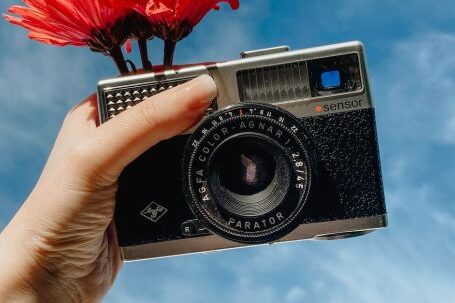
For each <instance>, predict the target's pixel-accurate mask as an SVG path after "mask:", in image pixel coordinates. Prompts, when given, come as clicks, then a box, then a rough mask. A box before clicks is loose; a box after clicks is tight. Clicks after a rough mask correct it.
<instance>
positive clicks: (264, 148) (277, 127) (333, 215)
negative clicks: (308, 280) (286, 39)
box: [98, 42, 387, 260]
mask: <svg viewBox="0 0 455 303" xmlns="http://www.w3.org/2000/svg"><path fill="white" fill-rule="evenodd" d="M201 74H209V75H210V76H212V77H213V79H215V81H216V84H217V88H218V96H217V99H216V100H214V101H213V106H212V107H211V108H210V109H209V111H208V112H207V114H206V116H205V117H204V118H203V119H202V121H201V122H200V123H199V124H198V125H197V126H196V127H194V128H193V129H192V130H190V131H189V132H187V133H185V134H181V135H179V136H176V137H173V138H171V139H169V140H166V141H164V142H161V143H159V144H158V145H156V146H154V147H152V148H151V149H150V150H148V151H147V152H146V153H144V154H143V155H142V156H140V157H139V158H138V159H136V160H135V161H134V162H133V163H131V164H130V165H129V166H128V167H127V168H126V169H125V170H124V171H123V173H122V175H121V177H120V180H119V189H118V193H117V205H116V211H115V222H116V228H117V233H118V240H119V245H120V247H121V250H122V254H123V258H124V259H125V260H137V259H146V258H155V257H163V256H170V255H178V254H187V253H194V252H204V251H213V250H218V249H226V248H234V247H242V246H247V245H253V244H263V243H274V242H283V241H292V240H301V239H310V238H313V239H339V238H346V237H352V236H358V235H363V234H366V233H368V232H370V231H372V230H374V229H377V228H382V227H385V226H386V224H387V217H386V208H385V203H384V194H383V185H382V179H381V168H380V162H379V152H378V143H377V136H376V126H375V114H374V108H373V104H372V100H371V95H370V88H369V85H368V78H367V72H366V66H365V55H364V50H363V46H362V44H361V43H359V42H349V43H342V44H335V45H330V46H323V47H316V48H310V49H304V50H297V51H289V49H288V48H287V47H276V48H270V49H264V50H257V51H250V52H244V53H242V57H241V59H239V60H234V61H228V62H221V63H213V64H206V65H197V66H191V67H186V68H181V69H176V70H167V71H165V72H162V73H148V74H142V75H133V76H126V77H121V78H116V79H111V80H105V81H101V82H99V85H98V103H99V104H98V105H99V114H100V120H101V122H105V121H107V120H109V119H112V118H114V119H115V116H116V115H118V114H120V113H121V112H122V111H124V110H127V109H128V108H129V107H131V106H134V105H135V104H137V103H139V102H141V101H143V100H145V99H147V98H148V97H150V96H151V95H154V94H156V93H159V92H161V91H164V90H167V89H169V88H171V87H174V86H176V85H179V84H181V83H183V82H185V81H188V80H190V79H192V78H195V77H197V76H199V75H201ZM146 102H151V101H146Z"/></svg>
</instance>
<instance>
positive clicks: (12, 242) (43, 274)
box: [0, 212, 80, 302]
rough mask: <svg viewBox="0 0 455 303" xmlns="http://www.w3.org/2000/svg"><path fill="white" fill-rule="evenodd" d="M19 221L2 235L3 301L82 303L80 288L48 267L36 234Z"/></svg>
mask: <svg viewBox="0 0 455 303" xmlns="http://www.w3.org/2000/svg"><path fill="white" fill-rule="evenodd" d="M17 215H19V216H20V212H19V213H18V214H17ZM17 219H18V218H17V217H15V218H14V219H13V220H12V221H11V222H10V224H9V225H8V226H7V227H6V228H5V229H4V230H3V232H2V233H0V259H1V260H2V265H1V266H0V302H80V299H79V295H78V292H77V288H75V287H71V285H70V284H69V283H66V282H65V281H63V280H62V279H60V278H59V277H58V274H57V273H53V272H51V271H50V270H49V269H48V268H47V267H46V263H47V260H46V259H45V257H46V256H45V254H43V252H38V251H37V250H38V247H37V246H35V245H34V244H33V241H34V239H33V237H34V236H33V233H32V232H31V231H28V230H27V229H26V227H25V226H23V225H21V224H20V223H19V222H21V220H17Z"/></svg>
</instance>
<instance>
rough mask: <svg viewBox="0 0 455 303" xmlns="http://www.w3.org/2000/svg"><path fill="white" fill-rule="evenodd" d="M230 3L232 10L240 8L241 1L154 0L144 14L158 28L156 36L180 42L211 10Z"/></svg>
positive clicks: (149, 3)
mask: <svg viewBox="0 0 455 303" xmlns="http://www.w3.org/2000/svg"><path fill="white" fill-rule="evenodd" d="M220 2H228V3H229V4H230V5H231V8H232V9H238V8H239V0H197V1H194V0H152V1H149V2H148V4H147V6H146V7H145V11H139V12H140V13H142V14H144V13H145V15H146V16H147V17H148V18H149V19H150V20H151V21H152V23H153V24H155V25H156V26H157V28H158V31H157V33H156V35H158V36H160V38H162V39H164V40H172V41H178V40H181V39H183V38H185V37H186V36H187V35H188V34H189V33H190V32H191V30H192V29H193V27H194V26H196V25H197V24H198V23H199V22H200V21H201V20H202V18H203V17H204V16H205V15H206V14H207V13H208V12H209V11H210V10H211V9H216V10H218V9H219V8H220V7H219V5H218V3H220Z"/></svg>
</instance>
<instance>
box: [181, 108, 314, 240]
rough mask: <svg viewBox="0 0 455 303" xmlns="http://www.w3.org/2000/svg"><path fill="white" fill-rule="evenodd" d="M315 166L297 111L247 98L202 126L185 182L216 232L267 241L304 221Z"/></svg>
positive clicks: (188, 155) (187, 159) (190, 150)
mask: <svg viewBox="0 0 455 303" xmlns="http://www.w3.org/2000/svg"><path fill="white" fill-rule="evenodd" d="M314 171H315V161H314V160H313V156H312V152H311V144H310V139H309V137H308V135H307V134H306V132H305V131H304V130H303V128H302V126H301V125H300V123H299V121H298V119H297V118H296V117H294V116H293V115H292V114H290V113H288V112H286V111H284V110H282V109H280V108H278V107H275V106H272V105H266V104H259V103H242V104H238V105H234V106H231V107H228V108H225V109H222V110H220V111H217V112H215V113H213V114H211V115H210V116H208V117H206V118H205V119H204V121H203V122H202V123H201V124H200V126H199V127H198V128H197V129H196V130H195V132H194V133H193V135H192V136H191V138H190V139H189V141H188V145H187V147H186V149H185V154H184V160H183V182H184V184H183V187H184V190H185V192H186V198H187V202H188V204H189V205H190V207H191V209H192V211H193V212H194V214H195V215H196V217H197V218H198V219H199V220H200V221H201V223H202V224H203V225H204V226H205V227H206V228H208V229H209V230H210V231H212V232H213V233H216V234H218V235H220V236H222V237H224V238H227V239H230V240H233V241H236V242H242V243H266V242H273V241H275V240H277V239H279V238H281V237H283V236H285V235H286V234H287V233H289V232H290V231H292V230H293V229H295V228H296V227H297V226H298V225H299V224H300V223H301V221H300V220H299V217H300V214H301V212H302V209H303V207H304V205H305V203H306V202H307V200H308V199H309V197H310V192H311V187H312V184H313V182H314Z"/></svg>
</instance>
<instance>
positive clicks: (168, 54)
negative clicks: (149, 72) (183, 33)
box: [163, 40, 177, 69]
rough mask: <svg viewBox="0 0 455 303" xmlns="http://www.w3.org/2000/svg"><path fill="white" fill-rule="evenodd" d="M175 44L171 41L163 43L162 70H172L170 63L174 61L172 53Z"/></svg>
mask: <svg viewBox="0 0 455 303" xmlns="http://www.w3.org/2000/svg"><path fill="white" fill-rule="evenodd" d="M176 44H177V42H175V41H172V40H166V41H164V62H163V65H164V68H165V69H169V68H172V62H173V61H174V52H175V46H176Z"/></svg>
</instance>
